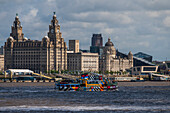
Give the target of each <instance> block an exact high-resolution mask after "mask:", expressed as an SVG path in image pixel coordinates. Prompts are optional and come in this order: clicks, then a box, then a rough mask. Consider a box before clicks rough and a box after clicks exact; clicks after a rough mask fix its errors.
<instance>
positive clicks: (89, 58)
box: [67, 52, 99, 72]
mask: <svg viewBox="0 0 170 113" xmlns="http://www.w3.org/2000/svg"><path fill="white" fill-rule="evenodd" d="M67 69H68V70H69V71H91V72H94V71H98V70H99V55H98V53H83V52H79V53H67Z"/></svg>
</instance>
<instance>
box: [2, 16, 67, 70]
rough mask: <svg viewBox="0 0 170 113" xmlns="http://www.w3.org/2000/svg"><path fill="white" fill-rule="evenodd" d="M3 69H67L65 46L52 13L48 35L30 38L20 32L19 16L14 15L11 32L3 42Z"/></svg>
mask: <svg viewBox="0 0 170 113" xmlns="http://www.w3.org/2000/svg"><path fill="white" fill-rule="evenodd" d="M4 51H5V56H4V57H5V67H4V68H5V70H6V69H30V70H33V71H35V72H40V71H42V72H44V71H50V70H57V71H58V70H59V71H60V70H66V69H67V46H66V43H65V42H64V39H63V38H62V34H61V32H60V25H59V24H58V20H57V19H56V15H55V13H54V15H53V19H52V20H51V24H50V25H49V32H48V36H45V37H44V38H42V40H41V41H38V40H30V39H27V38H26V37H24V34H23V33H22V26H21V22H20V21H19V17H18V16H16V17H15V21H14V24H13V26H12V33H11V34H10V37H9V38H8V39H7V42H5V46H4Z"/></svg>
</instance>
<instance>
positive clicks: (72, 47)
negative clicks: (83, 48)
mask: <svg viewBox="0 0 170 113" xmlns="http://www.w3.org/2000/svg"><path fill="white" fill-rule="evenodd" d="M69 51H74V53H78V52H79V40H69Z"/></svg>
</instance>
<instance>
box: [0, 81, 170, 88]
mask: <svg viewBox="0 0 170 113" xmlns="http://www.w3.org/2000/svg"><path fill="white" fill-rule="evenodd" d="M54 84H55V83H54V82H18V83H17V82H16V83H15V82H2V83H0V87H24V86H29V87H34V86H54ZM118 86H119V87H121V86H127V87H131V86H170V82H169V81H166V82H165V81H145V82H118Z"/></svg>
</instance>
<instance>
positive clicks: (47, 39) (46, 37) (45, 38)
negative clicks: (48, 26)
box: [42, 36, 50, 41]
mask: <svg viewBox="0 0 170 113" xmlns="http://www.w3.org/2000/svg"><path fill="white" fill-rule="evenodd" d="M42 40H44V41H50V38H49V37H48V36H44V38H43V39H42Z"/></svg>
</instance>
